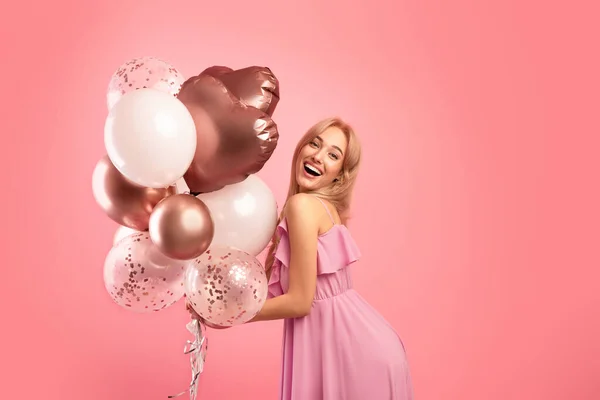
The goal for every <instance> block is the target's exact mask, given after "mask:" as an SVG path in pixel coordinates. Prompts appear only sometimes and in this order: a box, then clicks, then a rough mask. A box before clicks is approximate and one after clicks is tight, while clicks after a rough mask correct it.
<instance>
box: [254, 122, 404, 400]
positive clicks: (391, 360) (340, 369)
mask: <svg viewBox="0 0 600 400" xmlns="http://www.w3.org/2000/svg"><path fill="white" fill-rule="evenodd" d="M360 152H361V150H360V144H359V142H358V140H357V138H356V135H355V133H354V131H353V129H352V128H351V127H350V126H349V125H348V124H346V123H345V122H344V121H342V120H340V119H338V118H331V119H326V120H324V121H321V122H319V123H317V124H316V125H314V126H313V127H312V128H311V129H309V130H308V132H307V133H306V134H305V135H304V136H303V137H302V139H301V140H300V142H299V143H298V145H297V147H296V150H295V152H294V157H293V161H292V171H291V182H290V187H289V191H288V199H287V201H286V204H285V206H284V209H283V211H282V214H281V219H280V223H279V225H278V227H277V231H276V234H275V240H274V241H273V245H272V246H271V248H270V249H269V255H268V257H267V261H266V269H267V271H268V273H269V274H270V279H269V294H270V296H269V297H270V298H269V299H267V301H266V302H265V304H264V306H263V308H262V310H261V311H260V312H259V313H258V315H256V317H255V318H254V319H253V320H252V321H265V320H274V319H284V320H285V322H284V341H283V370H282V374H281V383H280V385H281V387H280V388H281V392H280V396H279V398H280V399H282V400H334V399H335V400H365V399H367V400H390V399H396V400H409V399H412V398H413V394H412V385H411V380H410V374H409V369H408V364H407V360H406V355H405V352H404V347H403V345H402V342H401V340H400V338H399V337H398V335H397V334H396V332H395V331H394V329H393V328H392V327H391V326H390V325H389V324H388V323H387V322H386V321H385V320H384V319H383V317H382V316H381V315H379V313H378V312H377V311H376V310H374V309H373V308H372V307H371V306H370V305H369V304H368V303H367V302H366V301H365V300H364V299H363V298H362V297H361V296H360V295H359V294H358V293H357V292H356V291H355V290H354V289H352V280H351V276H350V268H349V266H350V264H352V263H353V262H354V261H356V260H358V258H359V257H360V251H359V249H358V247H357V245H356V243H355V242H354V240H353V239H352V236H351V235H350V232H349V230H348V228H347V227H346V226H345V224H346V221H347V219H348V215H347V213H348V209H349V204H350V195H351V194H352V190H353V187H354V183H355V179H356V175H357V173H358V168H359V164H360Z"/></svg>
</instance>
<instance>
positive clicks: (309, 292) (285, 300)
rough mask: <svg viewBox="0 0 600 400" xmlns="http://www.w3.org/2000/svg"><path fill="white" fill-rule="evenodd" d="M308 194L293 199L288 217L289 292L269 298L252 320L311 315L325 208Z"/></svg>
mask: <svg viewBox="0 0 600 400" xmlns="http://www.w3.org/2000/svg"><path fill="white" fill-rule="evenodd" d="M317 202H318V200H317V199H315V198H313V197H312V196H311V195H307V194H297V195H294V196H292V197H291V198H290V199H289V200H288V202H287V205H286V208H285V215H286V219H287V228H288V234H289V238H290V254H291V259H290V265H289V272H290V278H289V290H288V292H287V293H285V294H283V295H281V296H277V297H275V298H273V299H267V301H266V302H265V304H264V306H263V308H262V309H261V311H260V312H259V313H258V314H257V315H256V316H255V317H254V318H253V319H252V320H251V321H268V320H274V319H283V318H298V317H303V316H305V315H307V314H308V313H309V312H310V308H311V305H312V302H313V298H314V296H315V286H316V284H317V240H318V236H319V218H320V216H321V213H320V211H322V207H321V205H320V204H319V203H317Z"/></svg>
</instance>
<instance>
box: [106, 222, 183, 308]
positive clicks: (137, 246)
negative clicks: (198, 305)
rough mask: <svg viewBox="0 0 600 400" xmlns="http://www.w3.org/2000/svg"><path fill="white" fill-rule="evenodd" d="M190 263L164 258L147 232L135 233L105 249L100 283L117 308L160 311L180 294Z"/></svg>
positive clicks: (178, 298) (172, 302)
mask: <svg viewBox="0 0 600 400" xmlns="http://www.w3.org/2000/svg"><path fill="white" fill-rule="evenodd" d="M192 263H193V261H179V260H173V259H171V258H168V257H166V256H165V255H164V254H162V253H161V252H160V251H159V250H158V247H157V246H156V245H155V244H153V243H152V240H151V239H150V235H149V234H148V232H138V233H134V234H132V235H129V236H127V237H125V238H123V239H121V240H120V241H118V242H117V243H116V244H115V245H114V246H113V248H112V249H111V250H110V251H109V253H108V255H107V256H106V260H105V262H104V285H105V287H106V290H107V291H108V293H109V294H110V296H111V297H112V299H113V300H114V301H115V302H116V303H117V304H118V305H120V306H121V307H124V308H126V309H128V310H131V311H135V312H151V311H160V310H162V309H164V308H166V307H169V306H170V305H172V304H174V303H175V302H177V301H178V300H180V299H181V298H182V297H183V295H184V294H185V288H184V282H183V280H184V277H185V269H186V268H187V267H188V266H189V265H190V264H192Z"/></svg>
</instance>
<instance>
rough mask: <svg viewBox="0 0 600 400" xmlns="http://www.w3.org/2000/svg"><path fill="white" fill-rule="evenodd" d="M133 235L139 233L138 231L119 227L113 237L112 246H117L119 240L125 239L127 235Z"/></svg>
mask: <svg viewBox="0 0 600 400" xmlns="http://www.w3.org/2000/svg"><path fill="white" fill-rule="evenodd" d="M134 233H139V231H136V230H135V229H131V228H129V227H127V226H122V225H120V226H119V227H118V228H117V231H116V232H115V236H114V237H113V246H114V245H115V244H117V242H118V241H119V240H121V239H123V238H126V237H127V236H129V235H133V234H134Z"/></svg>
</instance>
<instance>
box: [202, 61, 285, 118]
mask: <svg viewBox="0 0 600 400" xmlns="http://www.w3.org/2000/svg"><path fill="white" fill-rule="evenodd" d="M204 73H205V74H208V75H211V76H214V77H215V78H219V79H220V80H221V82H223V83H224V84H225V86H226V87H227V89H229V90H230V91H231V93H233V94H234V96H235V97H237V98H238V99H240V100H241V101H242V102H243V103H244V104H246V105H247V106H251V107H254V108H257V109H259V110H261V111H264V112H265V113H267V114H268V115H270V116H272V115H273V112H275V108H276V107H277V103H279V81H278V80H277V78H276V77H275V75H273V72H271V70H270V69H269V68H266V67H255V66H254V67H247V68H242V69H238V70H236V71H234V70H232V69H231V68H228V67H222V66H214V67H210V68H207V69H206V70H205V71H204Z"/></svg>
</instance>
